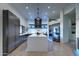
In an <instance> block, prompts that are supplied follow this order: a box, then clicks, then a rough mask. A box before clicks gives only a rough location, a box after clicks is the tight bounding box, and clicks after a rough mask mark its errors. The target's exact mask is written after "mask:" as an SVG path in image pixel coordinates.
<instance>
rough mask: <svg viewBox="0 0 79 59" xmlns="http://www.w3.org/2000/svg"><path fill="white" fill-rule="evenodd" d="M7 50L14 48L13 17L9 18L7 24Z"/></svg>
mask: <svg viewBox="0 0 79 59" xmlns="http://www.w3.org/2000/svg"><path fill="white" fill-rule="evenodd" d="M8 28H9V30H8V33H9V34H8V39H9V40H8V51H9V52H11V51H12V50H13V49H14V48H15V46H14V45H15V42H14V41H15V37H16V34H15V31H16V30H15V27H14V19H9V25H8Z"/></svg>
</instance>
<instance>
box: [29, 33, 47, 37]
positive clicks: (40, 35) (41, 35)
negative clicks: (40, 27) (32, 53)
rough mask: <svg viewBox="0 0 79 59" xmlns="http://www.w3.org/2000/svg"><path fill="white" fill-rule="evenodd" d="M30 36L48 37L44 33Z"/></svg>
mask: <svg viewBox="0 0 79 59" xmlns="http://www.w3.org/2000/svg"><path fill="white" fill-rule="evenodd" d="M29 37H47V36H46V35H43V34H39V35H37V34H32V35H30V36H29Z"/></svg>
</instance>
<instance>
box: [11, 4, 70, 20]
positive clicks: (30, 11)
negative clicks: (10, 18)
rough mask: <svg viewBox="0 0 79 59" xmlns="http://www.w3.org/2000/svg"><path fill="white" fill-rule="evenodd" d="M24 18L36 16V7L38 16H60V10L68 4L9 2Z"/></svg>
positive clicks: (55, 17) (51, 17) (53, 17)
mask: <svg viewBox="0 0 79 59" xmlns="http://www.w3.org/2000/svg"><path fill="white" fill-rule="evenodd" d="M10 5H11V6H12V7H13V8H15V9H16V10H17V12H19V13H20V14H21V15H23V17H24V18H28V19H30V18H31V19H33V18H36V17H37V8H39V17H41V18H46V17H48V18H50V19H57V18H59V17H60V10H61V9H63V8H64V7H66V6H68V5H69V4H67V3H12V4H11V3H10Z"/></svg>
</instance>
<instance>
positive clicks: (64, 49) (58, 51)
mask: <svg viewBox="0 0 79 59" xmlns="http://www.w3.org/2000/svg"><path fill="white" fill-rule="evenodd" d="M26 47H27V43H26V42H24V43H23V44H22V45H20V46H19V47H18V48H17V49H16V50H15V51H13V52H12V53H10V54H9V55H8V56H73V55H74V54H73V48H72V47H71V46H70V45H68V44H60V43H57V42H49V48H48V52H27V51H26Z"/></svg>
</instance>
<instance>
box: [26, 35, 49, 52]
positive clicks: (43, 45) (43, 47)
mask: <svg viewBox="0 0 79 59" xmlns="http://www.w3.org/2000/svg"><path fill="white" fill-rule="evenodd" d="M27 51H41V52H42V51H43V52H44V51H46V52H47V51H48V39H47V36H46V35H43V34H39V35H37V34H32V35H30V36H29V37H28V40H27Z"/></svg>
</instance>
